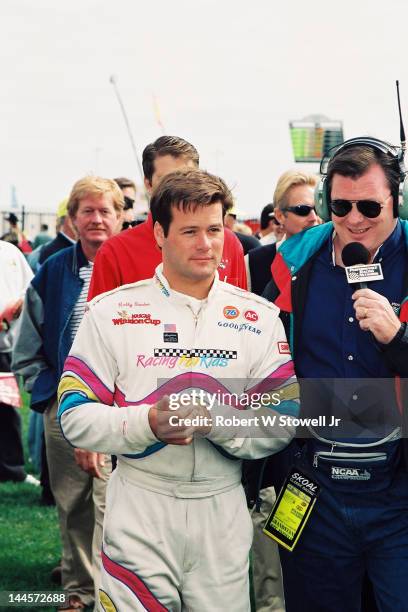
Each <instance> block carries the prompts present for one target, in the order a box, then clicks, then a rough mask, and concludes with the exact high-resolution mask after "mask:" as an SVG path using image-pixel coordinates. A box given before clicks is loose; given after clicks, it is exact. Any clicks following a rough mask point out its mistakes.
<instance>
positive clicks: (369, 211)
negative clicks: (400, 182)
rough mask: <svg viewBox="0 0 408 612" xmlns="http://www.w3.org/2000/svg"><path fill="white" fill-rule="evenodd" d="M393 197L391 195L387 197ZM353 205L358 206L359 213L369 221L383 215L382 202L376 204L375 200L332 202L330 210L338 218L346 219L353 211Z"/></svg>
mask: <svg viewBox="0 0 408 612" xmlns="http://www.w3.org/2000/svg"><path fill="white" fill-rule="evenodd" d="M390 197H391V194H390V195H389V196H388V197H387V199H386V200H385V201H387V200H388V198H390ZM353 204H355V205H356V206H357V210H358V212H359V213H361V214H362V215H364V217H368V218H369V219H375V218H376V217H378V216H379V214H380V213H381V209H382V208H383V205H382V204H381V202H376V201H375V200H332V201H331V202H330V203H329V206H330V210H331V211H332V213H333V214H335V215H336V217H345V216H346V215H348V214H349V212H350V211H351V209H352V208H353Z"/></svg>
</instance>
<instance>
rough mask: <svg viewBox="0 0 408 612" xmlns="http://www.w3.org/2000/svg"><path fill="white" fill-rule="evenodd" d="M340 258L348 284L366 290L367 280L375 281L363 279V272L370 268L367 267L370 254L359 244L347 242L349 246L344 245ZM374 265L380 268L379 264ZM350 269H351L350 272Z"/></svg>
mask: <svg viewBox="0 0 408 612" xmlns="http://www.w3.org/2000/svg"><path fill="white" fill-rule="evenodd" d="M341 258H342V260H343V263H344V266H345V269H346V274H347V281H348V282H349V283H356V284H357V285H358V287H359V288H360V289H366V288H367V280H375V279H371V278H370V279H368V278H366V279H364V276H365V274H364V272H366V271H367V268H371V267H372V266H367V264H368V262H369V261H370V253H369V251H368V250H367V249H366V248H365V246H364V245H363V244H361V243H360V242H349V244H346V246H345V247H344V249H343V250H342V252H341ZM374 265H375V266H376V265H379V266H380V268H381V265H380V264H374ZM350 268H352V269H351V270H350ZM381 274H382V273H381Z"/></svg>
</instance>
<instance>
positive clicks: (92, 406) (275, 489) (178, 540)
mask: <svg viewBox="0 0 408 612" xmlns="http://www.w3.org/2000/svg"><path fill="white" fill-rule="evenodd" d="M324 161H325V163H322V167H321V176H320V177H318V176H315V175H313V174H310V173H306V172H303V171H298V170H288V171H287V172H285V173H284V174H283V175H282V176H281V177H280V178H279V180H278V182H277V184H276V187H275V191H274V195H273V201H272V202H271V203H268V204H267V205H266V206H264V208H263V209H262V211H261V212H260V224H259V226H260V227H259V233H258V234H257V235H256V236H254V235H252V234H251V231H250V230H248V226H246V225H242V224H240V223H238V222H237V221H239V219H237V217H238V214H237V212H236V208H235V207H234V202H233V199H232V195H231V192H230V190H229V189H228V187H227V185H226V184H225V183H224V181H223V180H222V179H221V178H219V177H217V176H214V175H212V174H210V173H208V172H205V171H203V170H201V169H200V168H199V154H198V152H197V150H196V148H195V147H194V146H193V145H192V144H191V143H188V142H187V141H185V140H183V139H182V138H179V137H171V136H162V137H160V138H158V139H157V140H156V141H154V142H153V143H151V144H149V145H147V146H146V147H145V149H144V151H143V159H142V162H143V164H142V165H143V172H144V177H145V178H144V180H145V188H146V191H147V193H148V195H149V199H150V211H149V214H148V216H147V219H146V220H145V221H144V222H142V223H138V222H137V221H136V220H135V217H134V215H133V203H134V200H135V194H136V186H135V184H134V183H133V182H132V181H131V180H129V179H126V178H123V177H122V178H117V179H115V180H112V179H106V178H100V177H85V178H82V179H80V180H78V181H77V182H76V183H75V184H74V186H73V187H72V190H71V193H70V195H69V197H68V198H67V199H66V200H64V201H62V202H61V204H60V205H59V207H58V212H57V236H56V238H55V239H53V240H49V236H48V234H47V232H46V229H45V228H42V229H43V231H42V232H41V234H40V235H39V236H38V241H37V242H36V244H35V245H33V246H35V248H34V250H33V251H32V252H31V253H30V254H29V255H28V254H27V253H26V255H24V254H23V253H22V249H21V244H20V245H19V244H18V242H17V243H16V242H15V240H14V239H13V240H10V239H9V238H10V237H8V236H3V240H1V241H0V260H1V268H0V269H1V273H0V286H1V287H2V291H1V292H0V313H1V316H0V319H1V331H0V364H1V372H3V375H4V376H8V375H10V373H11V372H13V373H14V374H15V375H16V376H17V377H20V379H21V382H22V384H23V385H24V388H25V389H26V390H27V391H28V392H29V393H30V397H31V410H32V415H33V417H32V418H33V419H37V420H38V421H39V423H40V425H39V427H38V429H39V431H40V440H41V441H42V442H40V446H41V447H42V451H41V457H42V461H41V485H42V491H43V493H42V494H43V499H44V500H47V501H49V503H53V502H54V501H55V504H56V507H57V510H58V516H59V528H60V533H61V561H60V573H59V575H58V578H59V579H60V582H61V586H62V588H63V589H64V590H65V591H66V592H67V593H68V594H69V598H68V601H67V603H66V604H64V606H62V607H60V608H59V609H60V610H68V612H72V611H73V610H78V609H84V608H86V607H87V608H91V607H92V606H94V609H95V610H101V611H105V612H111V611H114V610H117V611H118V612H128V611H130V610H149V611H152V612H156V611H161V610H163V611H164V610H172V611H181V610H192V611H197V612H205V611H210V610H211V611H213V610H222V609H228V610H233V611H234V612H240V611H242V612H244V611H248V610H250V609H251V601H250V590H251V589H250V584H249V576H250V575H251V576H252V592H253V601H252V606H253V609H254V610H256V611H257V612H266V611H278V612H284V611H285V610H286V611H287V612H295V611H296V612H298V611H299V610H302V611H306V612H319V611H321V612H340V611H341V612H342V611H347V612H358V611H359V610H361V609H363V610H364V611H365V612H374V611H376V610H378V611H380V612H388V611H390V612H391V611H395V610H401V611H402V610H407V611H408V599H407V597H406V595H405V586H404V585H405V576H406V575H407V571H408V554H407V552H408V512H406V510H407V509H408V508H407V506H408V473H407V463H406V462H407V461H408V446H407V445H406V442H405V438H404V436H405V433H406V427H407V423H408V421H407V417H406V409H407V406H406V403H407V400H406V390H405V387H406V385H405V380H404V377H405V376H406V375H407V371H408V359H407V357H408V332H407V320H408V301H407V298H406V293H407V287H406V284H407V278H408V276H407V261H408V259H407V248H408V225H407V221H405V219H407V218H408V197H407V195H406V194H407V193H408V190H404V185H405V183H404V181H405V174H406V171H405V168H404V163H403V151H402V150H401V149H400V148H398V147H392V146H391V145H389V144H388V143H385V142H383V141H380V140H377V139H373V138H368V137H367V138H356V139H351V140H349V141H346V142H344V143H343V144H342V145H339V146H338V147H336V148H335V150H333V151H331V152H330V154H329V156H328V159H326V160H324ZM401 194H402V195H401ZM13 236H14V234H13ZM14 238H15V236H14ZM13 242H14V244H12V243H13ZM19 246H20V248H19ZM350 252H351V256H350ZM26 257H27V258H28V259H29V263H30V265H28V263H27V260H26ZM353 257H354V259H353ZM30 266H31V268H30ZM367 275H368V276H367ZM356 283H357V284H356ZM221 392H222V396H221ZM244 397H245V398H247V403H246V404H245V405H244V404H243V403H242V401H243V398H244ZM261 400H262V401H261ZM264 400H265V401H264ZM0 401H1V409H0V410H1V412H0V414H1V420H2V421H1V424H2V427H1V429H0V431H1V434H0V435H1V445H0V480H3V481H4V480H12V481H15V482H24V481H25V482H30V483H31V484H33V485H37V484H39V483H38V482H37V481H36V479H35V478H33V477H32V476H30V475H27V474H26V472H25V470H24V457H23V450H22V443H21V427H20V419H19V415H18V409H17V407H16V404H15V403H12V402H11V401H10V402H8V401H7V397H4V396H3V397H0ZM312 417H313V418H312ZM306 422H307V425H305V423H306ZM329 422H330V425H329ZM295 481H296V482H295ZM299 482H300V485H299ZM299 487H300V488H299ZM308 487H309V488H308ZM310 491H313V495H311V494H310ZM312 498H313V499H314V502H313V503H311V499H312ZM271 512H272V514H271ZM270 515H271V516H270ZM269 516H270V518H269V519H268V517H269ZM271 521H272V523H273V525H274V527H275V532H277V533H278V536H279V533H280V534H281V536H282V537H281V538H279V537H277V538H276V539H277V540H278V541H279V542H280V544H279V545H278V544H277V542H276V541H275V539H272V538H271V537H270V535H268V534H267V533H265V524H266V523H268V524H270V523H271ZM285 542H286V544H285ZM250 559H251V566H252V572H250V571H249V565H250ZM54 577H55V576H54Z"/></svg>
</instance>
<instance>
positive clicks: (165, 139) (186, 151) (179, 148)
mask: <svg viewBox="0 0 408 612" xmlns="http://www.w3.org/2000/svg"><path fill="white" fill-rule="evenodd" d="M164 155H171V156H172V157H175V158H179V157H184V158H185V159H186V161H192V162H193V164H194V165H195V166H197V168H198V165H199V163H200V157H199V155H198V151H197V149H196V148H195V147H194V146H193V145H192V144H191V143H190V142H187V140H184V139H183V138H179V136H160V138H157V140H155V141H154V142H151V143H150V144H148V145H147V147H146V148H145V149H144V151H143V159H142V165H143V174H144V177H145V179H147V180H148V181H149V183H150V184H151V183H152V177H153V174H154V160H155V159H156V157H163V156H164Z"/></svg>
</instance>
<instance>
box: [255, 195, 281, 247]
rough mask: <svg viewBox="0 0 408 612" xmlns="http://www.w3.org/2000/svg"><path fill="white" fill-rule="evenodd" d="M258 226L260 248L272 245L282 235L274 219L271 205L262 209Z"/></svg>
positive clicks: (277, 222) (278, 224)
mask: <svg viewBox="0 0 408 612" xmlns="http://www.w3.org/2000/svg"><path fill="white" fill-rule="evenodd" d="M259 226H260V229H259V241H260V243H261V245H262V246H266V245H267V244H274V243H275V242H276V241H277V240H278V236H279V237H281V236H282V235H283V231H282V230H281V229H280V223H279V221H278V220H277V219H276V217H275V210H274V205H273V204H267V205H266V206H264V207H263V209H262V212H261V216H260V218H259Z"/></svg>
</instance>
